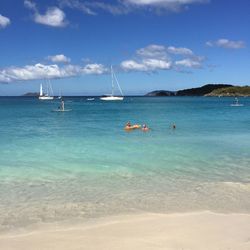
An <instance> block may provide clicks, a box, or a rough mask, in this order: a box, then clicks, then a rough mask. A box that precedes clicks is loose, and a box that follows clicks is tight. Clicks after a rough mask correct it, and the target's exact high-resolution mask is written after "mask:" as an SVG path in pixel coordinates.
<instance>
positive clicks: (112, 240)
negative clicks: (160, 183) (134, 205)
mask: <svg viewBox="0 0 250 250" xmlns="http://www.w3.org/2000/svg"><path fill="white" fill-rule="evenodd" d="M0 249H1V250H14V249H15V250H85V249H86V250H112V249H115V250H118V249H119V250H125V249H126V250H128V249H129V250H133V249H135V250H152V249H164V250H249V249H250V215H248V214H218V213H212V212H200V213H184V214H169V215H167V214H141V215H129V216H117V217H111V218H109V219H107V218H106V219H100V220H98V221H96V222H94V223H88V224H85V225H82V226H78V227H72V228H71V227H57V228H53V227H50V228H47V229H41V230H36V231H33V232H30V233H26V234H6V235H2V236H1V237H0Z"/></svg>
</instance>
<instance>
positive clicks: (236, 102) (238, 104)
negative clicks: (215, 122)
mask: <svg viewBox="0 0 250 250" xmlns="http://www.w3.org/2000/svg"><path fill="white" fill-rule="evenodd" d="M234 100H235V102H234V103H232V104H231V105H230V106H232V107H242V106H244V105H243V104H241V103H239V99H238V98H237V97H235V98H234Z"/></svg>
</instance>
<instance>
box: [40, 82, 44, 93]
mask: <svg viewBox="0 0 250 250" xmlns="http://www.w3.org/2000/svg"><path fill="white" fill-rule="evenodd" d="M42 95H43V85H42V84H40V96H42Z"/></svg>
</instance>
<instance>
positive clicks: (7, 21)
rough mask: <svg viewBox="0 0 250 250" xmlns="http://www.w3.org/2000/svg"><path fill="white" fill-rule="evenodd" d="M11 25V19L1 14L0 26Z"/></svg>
mask: <svg viewBox="0 0 250 250" xmlns="http://www.w3.org/2000/svg"><path fill="white" fill-rule="evenodd" d="M8 25H10V19H9V18H8V17H6V16H3V15H1V14H0V28H5V27H6V26H8Z"/></svg>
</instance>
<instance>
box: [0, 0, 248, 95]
mask: <svg viewBox="0 0 250 250" xmlns="http://www.w3.org/2000/svg"><path fill="white" fill-rule="evenodd" d="M249 24H250V2H249V0H238V1H228V0H110V1H108V0H1V1H0V50H1V52H0V96H3V95H4V96H5V95H22V94H24V93H27V92H38V91H39V85H40V83H44V82H46V81H47V79H50V82H51V84H52V86H53V90H54V94H55V95H57V94H59V92H62V94H63V95H101V94H107V93H110V91H111V90H110V89H111V79H110V66H111V65H113V68H114V70H115V73H116V76H117V78H118V80H119V83H120V85H121V87H122V89H123V92H124V93H125V95H140V94H145V93H147V92H149V91H152V90H161V89H164V90H178V89H185V88H190V87H197V86H201V85H204V84H207V83H230V84H236V85H250V70H249V69H250V50H249V46H250V29H249Z"/></svg>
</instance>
